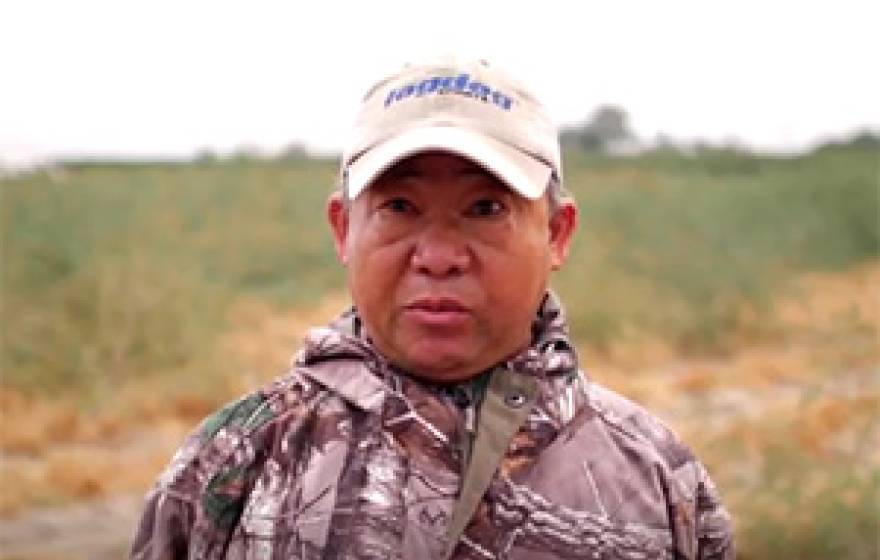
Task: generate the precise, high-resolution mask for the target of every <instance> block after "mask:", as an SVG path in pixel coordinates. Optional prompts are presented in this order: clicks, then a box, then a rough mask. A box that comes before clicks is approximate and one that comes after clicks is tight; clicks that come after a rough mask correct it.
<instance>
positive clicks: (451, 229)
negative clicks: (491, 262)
mask: <svg viewBox="0 0 880 560" xmlns="http://www.w3.org/2000/svg"><path fill="white" fill-rule="evenodd" d="M470 262H471V255H470V248H469V247H468V243H467V240H466V239H465V238H464V236H462V235H461V232H459V231H457V229H456V228H455V226H452V225H450V224H437V225H432V226H429V227H427V228H425V229H424V230H423V231H422V232H421V234H420V235H419V236H418V239H417V240H416V246H415V247H414V249H413V254H412V266H413V267H414V268H415V269H416V270H417V271H418V272H420V273H422V274H426V275H429V276H435V277H447V276H455V275H458V274H461V273H462V272H464V271H465V270H466V269H467V267H468V266H469V265H470Z"/></svg>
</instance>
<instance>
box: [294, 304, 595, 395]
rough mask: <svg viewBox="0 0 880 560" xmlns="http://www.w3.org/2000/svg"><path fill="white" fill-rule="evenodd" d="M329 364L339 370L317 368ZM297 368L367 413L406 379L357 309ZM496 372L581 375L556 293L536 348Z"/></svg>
mask: <svg viewBox="0 0 880 560" xmlns="http://www.w3.org/2000/svg"><path fill="white" fill-rule="evenodd" d="M325 362H333V364H334V367H314V366H318V365H319V364H322V363H325ZM294 366H298V367H301V368H303V371H304V373H305V374H306V375H307V376H308V377H310V378H311V379H312V380H314V381H316V382H318V383H320V384H321V385H324V386H326V387H327V388H329V389H332V390H334V391H335V392H337V393H338V394H340V396H342V397H343V398H345V399H346V400H348V401H349V402H351V403H352V404H355V405H356V406H358V407H359V408H362V409H364V410H378V409H379V408H381V405H382V401H383V400H384V394H385V390H386V387H387V383H388V382H389V381H390V377H392V376H395V375H401V374H403V375H406V372H404V371H401V370H400V369H398V368H396V367H394V366H393V365H392V364H391V363H390V362H388V360H387V359H386V358H385V357H384V356H383V355H382V354H381V353H379V352H378V350H376V348H375V347H374V346H373V344H372V342H371V341H370V340H369V338H368V337H367V336H366V334H365V333H364V331H363V328H362V326H361V319H360V316H359V315H358V312H357V310H356V309H355V308H353V307H352V308H350V309H349V310H348V311H346V312H345V313H343V314H342V315H341V316H340V317H339V318H338V319H336V320H335V321H333V322H332V323H331V324H330V325H328V326H327V327H321V328H315V329H312V330H310V331H309V333H308V334H307V335H306V338H305V341H304V344H303V348H302V350H301V351H300V352H299V354H297V356H296V357H295V358H294ZM496 367H502V368H504V369H506V370H508V371H512V372H516V373H520V374H524V375H529V376H535V377H538V378H545V379H546V378H556V377H559V376H573V375H576V373H577V371H578V362H577V354H576V352H575V350H574V346H573V345H572V344H571V341H570V340H569V336H568V327H567V325H566V321H565V314H564V312H563V310H562V306H561V305H560V303H559V300H558V298H557V297H556V296H555V295H554V294H553V293H552V292H548V293H547V294H546V295H545V297H544V299H543V301H542V303H541V306H540V307H539V309H538V313H537V315H536V317H535V321H534V323H533V324H532V344H531V345H530V346H529V347H528V348H526V349H524V350H523V351H521V352H520V353H518V354H517V355H515V356H513V357H512V358H510V359H508V360H506V361H504V362H502V363H500V364H497V366H496ZM493 369H494V368H493Z"/></svg>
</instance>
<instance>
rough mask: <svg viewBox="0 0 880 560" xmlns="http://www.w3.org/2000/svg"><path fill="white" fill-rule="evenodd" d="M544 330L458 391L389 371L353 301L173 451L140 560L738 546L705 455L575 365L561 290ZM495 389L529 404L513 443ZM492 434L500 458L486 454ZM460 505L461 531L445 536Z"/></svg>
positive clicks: (654, 551) (594, 554)
mask: <svg viewBox="0 0 880 560" xmlns="http://www.w3.org/2000/svg"><path fill="white" fill-rule="evenodd" d="M534 334H535V336H534V343H533V345H532V346H531V347H530V348H529V349H527V350H526V351H524V352H522V353H521V354H519V355H518V356H516V357H515V358H513V359H511V360H509V361H508V362H506V363H503V364H499V366H498V368H496V370H495V371H494V372H490V373H489V374H487V375H490V376H492V379H498V380H500V381H499V382H498V383H494V382H489V384H488V387H486V382H485V381H477V382H475V383H471V384H468V385H466V386H462V387H457V388H448V387H441V386H433V385H431V384H427V383H425V382H422V381H418V380H416V379H414V378H412V377H409V376H407V375H406V374H405V373H404V372H401V371H399V370H397V369H395V368H394V366H392V365H391V364H389V363H388V362H387V361H386V360H385V359H384V358H383V357H382V356H381V355H379V354H378V353H377V352H375V350H374V349H373V347H372V346H371V344H370V343H369V341H368V340H367V339H366V338H365V337H363V336H362V335H361V333H360V328H359V320H358V318H357V316H356V314H355V313H354V312H353V311H352V312H349V313H348V314H346V315H344V316H343V317H342V318H341V319H340V320H338V321H337V322H336V323H334V324H333V325H331V327H330V328H324V329H315V330H313V331H311V332H310V334H309V335H308V337H307V339H306V341H305V344H304V347H303V349H302V350H301V351H300V353H299V354H298V356H297V357H296V358H295V360H294V363H293V366H292V368H291V371H290V372H289V373H288V374H287V375H285V376H283V377H281V378H279V379H278V380H276V381H275V382H274V383H272V384H270V385H269V386H268V387H266V388H264V389H261V390H258V391H256V392H254V393H252V394H250V395H248V396H246V397H244V398H242V399H240V400H239V401H237V402H235V403H233V404H231V405H229V406H227V407H225V408H224V409H222V410H221V411H219V412H218V413H216V414H215V415H213V416H212V417H210V418H208V419H207V420H206V421H205V422H204V423H203V424H202V426H201V427H200V428H199V429H198V430H197V432H196V433H195V434H194V435H192V436H191V437H190V438H189V439H188V440H187V442H185V444H184V445H183V446H182V448H181V449H180V450H179V451H178V452H177V454H176V455H175V456H174V458H173V459H172V461H171V464H170V466H169V467H168V468H167V470H166V471H165V472H164V474H162V475H161V477H160V479H159V480H158V482H157V484H156V486H155V487H154V488H153V490H152V491H151V492H150V493H149V494H148V496H147V499H146V506H145V509H144V512H143V516H142V519H141V521H140V525H139V527H138V529H137V534H136V536H135V540H134V544H133V548H132V558H136V559H139V560H148V559H149V560H159V559H172V558H175V559H176V558H190V559H200V560H201V559H220V558H227V559H241V560H244V559H265V560H274V559H293V558H300V559H318V558H325V559H327V558H351V559H380V558H381V559H383V560H384V559H388V558H392V559H395V558H399V559H403V558H406V559H431V558H441V557H443V556H445V555H449V556H450V557H452V558H460V559H465V558H467V559H470V558H473V559H493V558H497V559H511V560H512V559H526V558H528V559H538V560H541V559H547V560H549V559H562V558H601V559H636V558H638V559H666V558H668V559H697V558H724V559H727V558H733V543H732V535H731V527H730V519H729V516H728V515H727V513H726V511H725V510H724V508H723V506H722V505H721V503H720V500H719V497H718V494H717V492H716V490H715V487H714V486H713V484H712V482H711V481H710V479H709V476H708V475H707V473H706V470H705V469H704V467H703V465H702V464H700V463H699V462H698V461H697V460H696V459H695V458H694V456H693V455H692V454H691V452H690V451H689V450H688V449H687V448H686V447H685V446H684V445H683V444H682V443H681V442H680V441H679V440H678V439H677V438H676V437H675V436H674V435H673V434H672V433H671V432H670V431H669V430H668V429H667V428H665V427H664V426H663V425H662V424H660V423H659V421H658V420H656V419H655V418H654V417H653V416H651V415H650V414H648V413H647V412H646V411H645V410H643V409H642V408H640V407H639V406H638V405H636V404H633V403H632V402H630V401H628V400H626V399H624V398H623V397H621V396H619V395H617V394H615V393H613V392H611V391H609V390H608V389H605V388H602V387H600V386H599V385H597V384H596V383H593V382H591V381H590V380H589V379H588V378H586V376H584V375H583V374H582V373H581V372H580V371H579V370H578V366H577V361H576V356H575V353H574V350H573V348H572V346H571V344H570V343H569V341H568V338H567V335H566V328H565V323H564V318H563V316H562V312H561V310H560V308H559V307H558V305H557V304H556V303H555V300H554V299H553V298H552V297H549V298H547V300H546V301H545V303H544V305H543V306H542V309H541V312H540V315H539V317H538V319H537V320H536V323H535V327H534ZM508 381H512V385H511V384H510V383H508ZM523 381H525V382H527V383H525V384H523V383H521V382H523ZM499 383H500V385H499ZM499 387H501V389H499ZM518 387H519V389H518ZM523 387H525V389H522V388H523ZM499 390H500V391H507V393H506V394H499V395H495V397H497V398H496V400H495V401H491V399H492V398H494V397H493V394H494V393H493V392H498V391H499ZM490 401H491V402H494V403H495V404H494V405H492V406H494V407H495V408H496V409H497V410H498V411H499V413H500V414H501V415H502V416H503V415H504V414H506V410H505V408H507V409H509V410H519V411H521V413H520V414H519V417H518V419H517V420H516V421H515V423H514V424H512V429H511V426H508V427H507V428H508V429H509V432H510V434H509V435H510V437H509V438H506V439H505V438H504V437H496V436H495V435H494V434H493V433H492V430H493V429H494V428H493V426H491V425H490V424H491V423H493V422H497V420H494V419H492V418H488V417H487V419H485V420H484V416H483V415H481V414H480V411H481V409H483V408H486V409H488V408H489V404H490ZM484 424H485V425H484ZM502 431H503V430H502ZM487 434H488V435H487ZM493 438H494V443H493V441H492V440H493ZM493 444H494V445H496V446H497V447H498V448H499V455H501V457H499V458H498V460H496V461H494V462H493V461H489V462H488V463H487V460H486V458H485V457H484V456H483V450H484V448H488V447H491V445H493ZM481 464H482V469H483V471H484V472H486V473H487V474H486V480H485V486H480V485H479V484H477V485H476V489H473V488H471V490H469V491H470V492H471V493H473V494H474V496H475V497H474V498H473V502H474V507H473V508H472V509H471V510H467V511H465V513H464V514H463V516H462V515H458V514H456V513H455V510H456V508H457V507H458V506H457V505H456V503H457V500H458V499H459V497H460V495H463V494H464V493H465V491H463V489H462V487H463V477H464V478H467V477H468V476H470V475H467V474H466V473H467V472H468V469H469V468H471V467H473V466H474V465H476V466H477V467H478V469H477V470H479V467H481ZM468 485H469V483H467V482H465V486H468ZM462 499H463V498H462ZM471 512H473V513H471ZM456 516H458V517H461V519H463V521H461V523H460V524H461V528H462V532H461V534H460V537H459V536H458V534H457V533H453V538H451V539H447V532H448V531H449V527H450V525H451V524H452V523H454V521H453V518H454V517H456ZM447 540H448V541H449V542H448V543H447Z"/></svg>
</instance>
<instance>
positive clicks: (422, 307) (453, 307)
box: [405, 297, 469, 313]
mask: <svg viewBox="0 0 880 560" xmlns="http://www.w3.org/2000/svg"><path fill="white" fill-rule="evenodd" d="M405 307H406V309H412V310H418V311H430V312H434V313H467V312H468V311H469V310H468V308H467V306H466V305H464V304H463V303H461V302H460V301H459V300H457V299H454V298H449V297H426V298H419V299H417V300H415V301H413V302H410V303H409V304H407V305H406V306H405Z"/></svg>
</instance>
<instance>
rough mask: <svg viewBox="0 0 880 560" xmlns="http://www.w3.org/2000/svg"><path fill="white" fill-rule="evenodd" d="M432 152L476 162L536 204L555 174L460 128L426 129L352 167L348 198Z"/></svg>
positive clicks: (385, 144)
mask: <svg viewBox="0 0 880 560" xmlns="http://www.w3.org/2000/svg"><path fill="white" fill-rule="evenodd" d="M430 150H443V151H448V152H452V153H454V154H457V155H460V156H462V157H464V158H467V159H469V160H472V161H473V162H475V163H477V164H478V165H480V166H481V167H484V168H485V169H486V170H487V171H489V172H490V173H492V174H493V175H495V176H496V177H498V178H499V179H500V180H501V181H502V182H503V183H504V184H506V185H507V186H508V187H510V188H511V189H513V190H514V191H516V192H517V193H519V194H521V195H522V196H524V197H525V198H528V199H532V200H535V199H538V198H540V197H541V196H542V195H543V194H544V191H545V189H546V188H547V183H548V182H549V181H550V175H551V173H552V169H551V168H550V166H548V165H547V164H545V163H543V162H541V161H540V160H538V159H536V158H534V157H532V156H530V155H528V154H526V153H524V152H522V151H520V150H518V149H516V148H514V147H512V146H509V145H507V144H505V143H504V142H501V141H499V140H496V139H494V138H492V137H490V136H486V135H484V134H479V133H477V132H473V131H471V130H468V129H465V128H461V127H458V126H426V127H419V128H413V129H410V130H407V131H405V132H403V133H401V134H398V135H397V136H394V137H392V138H389V139H388V140H385V141H384V142H381V143H379V144H377V145H375V146H373V147H372V148H370V149H369V150H368V151H367V152H366V153H364V154H363V155H361V156H360V157H358V158H357V159H356V160H355V161H353V162H352V163H351V164H349V165H348V167H347V170H346V171H347V176H346V181H347V188H348V196H349V197H350V198H352V199H354V198H355V197H357V196H358V195H359V194H360V193H361V192H363V190H364V189H366V188H367V187H368V186H369V185H371V184H372V183H373V181H375V180H376V179H377V178H378V177H379V176H380V175H381V174H382V173H384V172H385V171H386V170H387V169H388V168H390V167H391V166H393V165H394V164H395V163H397V162H399V161H400V160H402V159H404V158H407V157H409V156H412V155H415V154H417V153H420V152H425V151H430Z"/></svg>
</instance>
